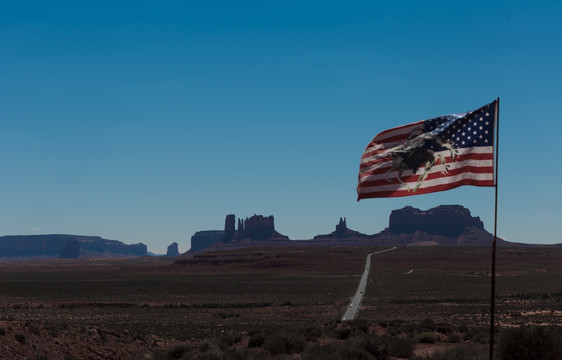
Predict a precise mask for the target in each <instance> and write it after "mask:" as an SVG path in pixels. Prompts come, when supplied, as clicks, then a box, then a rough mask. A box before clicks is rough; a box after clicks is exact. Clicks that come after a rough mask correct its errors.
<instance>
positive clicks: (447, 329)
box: [436, 324, 455, 335]
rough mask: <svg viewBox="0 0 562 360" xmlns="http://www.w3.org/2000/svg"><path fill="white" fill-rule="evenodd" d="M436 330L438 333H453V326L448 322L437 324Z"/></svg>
mask: <svg viewBox="0 0 562 360" xmlns="http://www.w3.org/2000/svg"><path fill="white" fill-rule="evenodd" d="M436 330H437V332H438V333H441V334H445V335H448V334H451V333H453V332H454V331H455V328H454V327H453V325H450V324H438V325H437V328H436Z"/></svg>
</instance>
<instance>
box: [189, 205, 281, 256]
mask: <svg viewBox="0 0 562 360" xmlns="http://www.w3.org/2000/svg"><path fill="white" fill-rule="evenodd" d="M236 224H237V225H238V227H237V228H236V227H235V226H236ZM281 240H289V237H287V236H285V235H282V234H280V233H278V232H277V231H276V230H275V219H274V218H273V215H272V216H267V217H266V216H262V215H255V214H254V216H252V217H249V218H246V219H244V220H242V219H238V222H237V221H236V216H235V215H234V214H229V215H226V218H225V221H224V231H221V230H210V231H198V232H196V233H195V234H194V235H193V236H192V237H191V249H190V250H189V251H190V252H193V251H199V250H202V249H206V248H208V247H210V246H213V245H214V247H213V248H220V247H221V244H222V247H228V246H230V247H232V246H234V247H236V246H238V245H239V243H240V242H242V241H246V242H248V241H250V242H252V241H260V242H261V243H260V244H262V243H264V242H267V241H281ZM219 243H220V244H219Z"/></svg>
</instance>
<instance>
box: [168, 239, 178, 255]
mask: <svg viewBox="0 0 562 360" xmlns="http://www.w3.org/2000/svg"><path fill="white" fill-rule="evenodd" d="M179 254H180V252H179V250H178V243H177V242H173V243H171V244H170V245H169V246H168V249H167V251H166V256H178V255H179Z"/></svg>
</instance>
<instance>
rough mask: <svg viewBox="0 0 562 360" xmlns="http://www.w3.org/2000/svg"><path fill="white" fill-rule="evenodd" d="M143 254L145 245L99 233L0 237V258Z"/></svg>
mask: <svg viewBox="0 0 562 360" xmlns="http://www.w3.org/2000/svg"><path fill="white" fill-rule="evenodd" d="M122 255H125V256H145V255H146V245H144V244H133V245H127V244H124V243H122V242H120V241H115V240H107V239H103V238H101V237H99V236H80V235H18V236H2V237H0V257H18V256H26V257H28V256H60V257H65V258H76V257H78V256H82V257H89V256H122Z"/></svg>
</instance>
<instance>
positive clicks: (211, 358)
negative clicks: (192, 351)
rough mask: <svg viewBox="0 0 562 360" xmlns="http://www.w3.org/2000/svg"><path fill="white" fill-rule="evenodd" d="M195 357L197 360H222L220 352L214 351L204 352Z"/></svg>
mask: <svg viewBox="0 0 562 360" xmlns="http://www.w3.org/2000/svg"><path fill="white" fill-rule="evenodd" d="M197 359H198V360H223V358H222V354H218V353H215V352H206V353H204V354H201V355H199V357H198V358H197Z"/></svg>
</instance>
